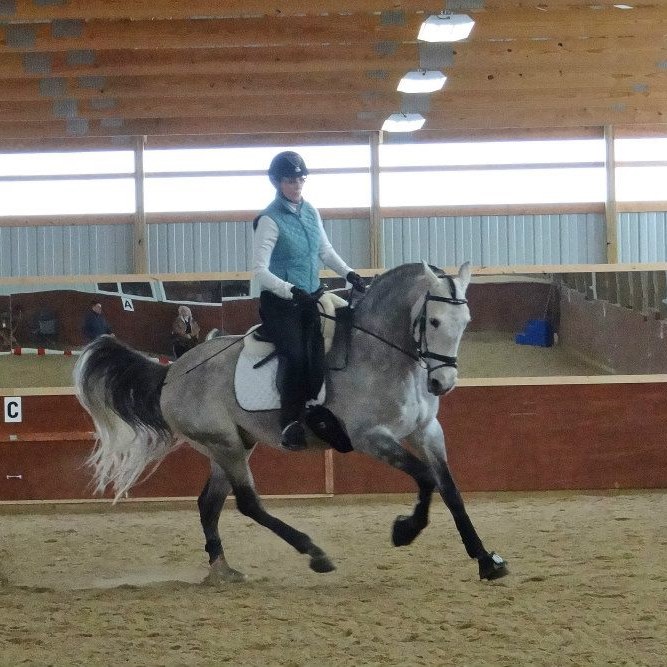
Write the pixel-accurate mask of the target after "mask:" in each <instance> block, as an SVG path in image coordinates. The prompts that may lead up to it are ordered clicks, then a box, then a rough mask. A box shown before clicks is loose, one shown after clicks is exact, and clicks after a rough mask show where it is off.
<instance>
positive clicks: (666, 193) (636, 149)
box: [614, 138, 667, 201]
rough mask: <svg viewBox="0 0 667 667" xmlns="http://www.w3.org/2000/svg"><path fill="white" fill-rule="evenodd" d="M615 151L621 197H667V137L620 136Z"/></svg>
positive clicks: (619, 196) (651, 198)
mask: <svg viewBox="0 0 667 667" xmlns="http://www.w3.org/2000/svg"><path fill="white" fill-rule="evenodd" d="M614 152H615V156H616V162H617V165H618V166H617V167H616V199H617V200H618V201H665V200H667V190H666V188H665V183H667V138H664V139H661V138H650V139H648V138H646V139H616V140H615V142H614ZM649 163H650V164H649Z"/></svg>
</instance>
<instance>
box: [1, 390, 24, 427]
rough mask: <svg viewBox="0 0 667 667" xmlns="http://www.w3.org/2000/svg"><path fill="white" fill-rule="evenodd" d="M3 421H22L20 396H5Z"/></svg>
mask: <svg viewBox="0 0 667 667" xmlns="http://www.w3.org/2000/svg"><path fill="white" fill-rule="evenodd" d="M5 421H6V422H20V421H23V414H22V411H21V397H20V396H5Z"/></svg>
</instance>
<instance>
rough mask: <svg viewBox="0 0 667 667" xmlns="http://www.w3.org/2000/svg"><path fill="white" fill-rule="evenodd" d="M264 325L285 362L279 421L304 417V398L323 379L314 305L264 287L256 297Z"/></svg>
mask: <svg viewBox="0 0 667 667" xmlns="http://www.w3.org/2000/svg"><path fill="white" fill-rule="evenodd" d="M259 314H260V317H261V318H262V324H263V325H264V326H263V328H264V330H265V331H266V334H267V335H268V337H269V338H271V340H272V341H273V343H274V345H275V346H276V350H277V352H278V354H279V355H280V357H281V359H282V363H283V364H284V367H283V370H284V373H283V378H282V382H281V383H280V388H279V389H280V401H281V406H282V410H281V420H280V421H281V425H282V426H283V427H284V426H286V425H287V424H289V422H291V421H294V420H295V419H301V418H302V417H303V412H304V407H305V404H306V401H308V400H309V399H311V398H317V395H318V394H319V391H320V389H321V388H322V382H323V381H324V341H323V340H322V332H321V330H320V316H319V311H318V309H317V305H316V304H314V303H312V304H308V305H305V306H304V305H299V304H297V303H296V302H295V301H293V300H287V299H281V298H280V297H279V296H276V295H275V294H273V292H269V291H267V290H264V291H262V292H261V294H260V297H259Z"/></svg>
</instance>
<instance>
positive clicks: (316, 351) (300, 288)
mask: <svg viewBox="0 0 667 667" xmlns="http://www.w3.org/2000/svg"><path fill="white" fill-rule="evenodd" d="M268 174H269V179H270V180H271V183H272V184H273V186H274V187H275V188H276V198H275V199H274V200H273V201H272V202H271V203H270V204H269V205H268V206H267V207H266V208H265V209H264V211H262V213H260V215H259V216H257V218H255V221H254V223H253V227H254V229H255V234H254V242H253V271H254V275H255V277H256V278H257V279H258V281H259V284H260V288H261V292H260V297H259V304H260V317H261V319H262V323H263V325H264V330H265V331H266V333H267V334H268V336H269V337H270V338H271V340H272V341H273V343H274V344H275V346H276V349H277V351H278V354H279V355H281V356H282V357H283V363H284V364H285V366H284V376H283V381H282V382H281V383H280V385H281V386H280V399H281V413H280V426H281V428H282V445H283V447H285V448H287V449H291V450H298V449H303V448H304V447H305V446H306V436H305V431H304V427H303V424H302V419H303V416H304V412H305V406H306V402H307V401H310V400H312V399H316V398H317V395H318V393H319V391H320V388H321V386H322V382H323V381H324V346H323V342H322V334H321V331H320V323H319V313H318V309H317V305H316V304H317V299H318V298H319V296H320V294H321V289H320V278H319V271H320V262H321V263H323V264H324V265H325V266H328V267H329V268H330V269H332V270H333V271H335V272H336V273H337V274H338V275H339V276H344V277H345V278H346V279H347V281H348V282H349V283H350V284H351V285H352V287H353V288H354V289H357V290H359V291H364V289H365V288H364V284H363V281H362V279H361V276H359V274H357V273H355V272H354V271H353V270H352V269H351V268H350V267H349V266H348V265H347V264H345V262H344V261H343V260H342V259H341V258H340V257H339V256H338V254H337V253H336V251H335V250H334V249H333V247H332V245H331V243H330V242H329V239H328V238H327V235H326V232H325V231H324V226H323V225H322V218H321V217H320V214H319V212H318V210H317V209H316V208H315V207H314V206H312V205H311V204H309V203H308V202H307V201H304V199H303V198H302V196H301V190H302V188H303V184H304V182H305V180H306V176H308V168H307V167H306V164H305V163H304V161H303V158H302V157H301V156H300V155H299V154H298V153H294V152H293V151H285V152H283V153H279V154H278V155H276V156H275V157H274V158H273V160H272V161H271V165H270V166H269V172H268Z"/></svg>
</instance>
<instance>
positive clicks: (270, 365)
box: [234, 292, 352, 451]
mask: <svg viewBox="0 0 667 667" xmlns="http://www.w3.org/2000/svg"><path fill="white" fill-rule="evenodd" d="M347 305H348V303H347V301H345V299H342V298H341V297H339V296H338V295H336V294H333V293H332V292H324V293H323V294H322V296H321V297H320V299H319V301H318V303H317V306H318V309H319V310H320V312H321V313H324V314H325V315H327V316H328V317H326V318H324V317H323V318H320V324H321V327H322V337H323V338H324V351H325V354H326V353H328V352H329V350H330V349H331V346H332V344H333V340H334V335H335V327H336V322H335V319H333V318H335V315H336V309H338V308H346V307H347ZM329 317H330V318H332V319H328V318H329ZM279 380H280V364H279V358H278V355H277V353H276V349H275V346H274V345H273V343H272V342H271V340H269V339H268V338H267V337H266V335H265V334H264V333H263V331H262V325H261V324H258V325H255V326H253V327H251V328H250V329H249V330H248V332H247V333H246V336H245V338H244V340H243V349H242V350H241V354H240V355H239V359H238V362H237V364H236V370H235V372H234V392H235V394H236V400H237V401H238V404H239V405H240V406H241V408H243V409H244V410H247V411H250V412H258V411H265V410H279V409H280V393H279V390H278V386H279V384H278V383H279ZM325 400H326V389H325V385H324V384H322V388H321V389H320V393H319V395H318V398H317V403H316V404H315V405H312V406H310V407H309V408H308V409H307V410H306V415H305V422H306V425H307V426H308V427H309V428H310V429H311V430H312V431H313V432H314V433H315V435H316V436H317V437H318V438H320V439H321V440H324V441H325V442H328V443H329V444H330V445H332V446H333V447H335V448H336V449H338V450H339V451H351V449H352V447H351V445H350V441H349V438H348V437H347V434H346V433H345V432H344V431H343V429H342V427H341V426H340V424H339V422H338V420H337V419H336V417H335V416H334V415H333V414H332V413H331V412H330V411H329V410H328V409H327V408H325V407H324V405H323V403H324V402H325Z"/></svg>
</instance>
